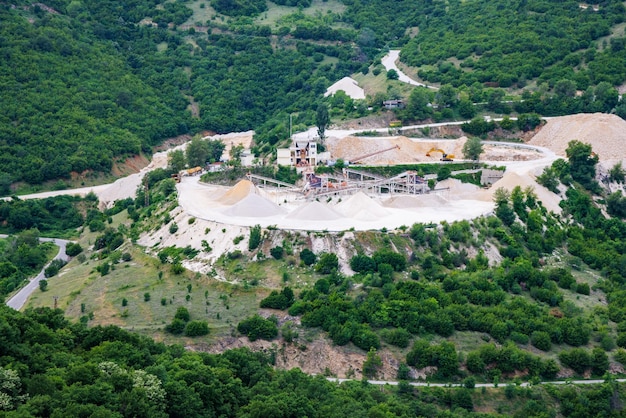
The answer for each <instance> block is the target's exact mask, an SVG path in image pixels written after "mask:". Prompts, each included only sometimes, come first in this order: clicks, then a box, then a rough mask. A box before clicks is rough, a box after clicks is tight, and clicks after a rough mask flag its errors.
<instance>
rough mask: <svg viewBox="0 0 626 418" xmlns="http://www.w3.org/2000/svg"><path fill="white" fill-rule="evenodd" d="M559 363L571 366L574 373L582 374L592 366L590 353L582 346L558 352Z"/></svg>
mask: <svg viewBox="0 0 626 418" xmlns="http://www.w3.org/2000/svg"><path fill="white" fill-rule="evenodd" d="M559 360H560V361H561V364H563V365H564V366H566V367H570V368H572V369H573V370H574V371H575V372H576V373H578V374H583V373H584V372H585V371H586V370H587V369H588V368H590V367H591V366H592V357H591V355H590V354H589V353H588V352H587V351H586V350H584V349H582V348H573V349H571V350H567V351H561V352H560V353H559Z"/></svg>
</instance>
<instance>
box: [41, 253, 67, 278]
mask: <svg viewBox="0 0 626 418" xmlns="http://www.w3.org/2000/svg"><path fill="white" fill-rule="evenodd" d="M65 264H67V263H66V262H65V261H63V260H60V259H58V258H57V259H54V260H52V261H51V262H50V264H49V265H48V267H46V269H45V270H44V276H46V278H48V277H53V276H56V275H57V274H58V273H59V270H60V269H61V268H62V267H63V266H64V265H65Z"/></svg>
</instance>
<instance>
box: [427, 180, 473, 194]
mask: <svg viewBox="0 0 626 418" xmlns="http://www.w3.org/2000/svg"><path fill="white" fill-rule="evenodd" d="M436 188H437V189H440V188H448V189H450V192H452V193H458V194H460V193H476V192H477V191H479V190H480V187H478V186H476V185H475V184H471V183H463V182H462V181H461V180H459V179H452V178H450V179H445V180H443V181H440V182H439V183H437V186H436Z"/></svg>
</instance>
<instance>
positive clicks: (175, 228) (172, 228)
mask: <svg viewBox="0 0 626 418" xmlns="http://www.w3.org/2000/svg"><path fill="white" fill-rule="evenodd" d="M169 231H170V234H175V233H176V232H178V224H177V223H176V222H174V223H173V224H171V225H170V229H169Z"/></svg>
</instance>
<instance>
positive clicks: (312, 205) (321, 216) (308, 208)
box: [286, 201, 343, 221]
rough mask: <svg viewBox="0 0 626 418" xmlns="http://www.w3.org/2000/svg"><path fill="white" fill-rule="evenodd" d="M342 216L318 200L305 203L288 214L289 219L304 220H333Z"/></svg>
mask: <svg viewBox="0 0 626 418" xmlns="http://www.w3.org/2000/svg"><path fill="white" fill-rule="evenodd" d="M342 217H343V216H342V215H341V214H340V213H338V212H337V211H335V210H334V209H333V208H331V207H330V206H328V205H326V204H324V203H321V202H318V201H313V202H309V203H305V204H303V205H302V206H300V207H298V208H297V209H295V210H294V211H293V212H291V213H290V214H289V215H287V216H286V218H288V219H299V220H303V221H332V220H336V219H340V218H342Z"/></svg>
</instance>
